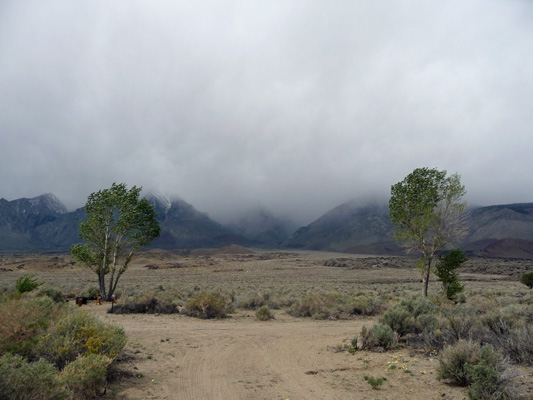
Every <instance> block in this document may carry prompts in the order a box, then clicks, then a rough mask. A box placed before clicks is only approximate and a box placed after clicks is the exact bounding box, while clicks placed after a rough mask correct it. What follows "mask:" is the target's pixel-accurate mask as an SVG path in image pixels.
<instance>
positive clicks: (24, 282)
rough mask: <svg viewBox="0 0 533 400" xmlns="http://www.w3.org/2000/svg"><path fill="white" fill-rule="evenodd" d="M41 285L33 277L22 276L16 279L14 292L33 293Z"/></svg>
mask: <svg viewBox="0 0 533 400" xmlns="http://www.w3.org/2000/svg"><path fill="white" fill-rule="evenodd" d="M42 284H43V282H39V281H38V280H37V277H36V276H35V275H28V274H24V275H21V276H20V277H19V278H18V279H17V282H16V283H15V290H16V291H17V293H27V292H33V291H34V290H35V289H37V288H38V287H39V286H41V285H42Z"/></svg>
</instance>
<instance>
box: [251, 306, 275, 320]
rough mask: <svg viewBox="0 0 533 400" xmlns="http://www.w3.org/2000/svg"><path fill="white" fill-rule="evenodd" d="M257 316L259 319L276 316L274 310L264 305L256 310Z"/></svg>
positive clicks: (269, 318)
mask: <svg viewBox="0 0 533 400" xmlns="http://www.w3.org/2000/svg"><path fill="white" fill-rule="evenodd" d="M255 318H256V319H258V320H259V321H268V320H271V319H273V318H274V315H273V314H272V311H270V308H268V307H267V306H262V307H260V308H258V309H257V311H256V312H255Z"/></svg>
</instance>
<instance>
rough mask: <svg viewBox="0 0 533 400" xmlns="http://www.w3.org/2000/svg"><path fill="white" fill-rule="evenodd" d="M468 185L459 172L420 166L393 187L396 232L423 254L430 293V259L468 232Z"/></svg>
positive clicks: (425, 287)
mask: <svg viewBox="0 0 533 400" xmlns="http://www.w3.org/2000/svg"><path fill="white" fill-rule="evenodd" d="M465 193H466V190H465V187H464V186H463V185H462V184H461V178H460V176H459V175H458V174H452V175H450V176H446V171H439V170H437V169H429V168H417V169H415V170H414V171H413V172H411V173H410V174H409V175H407V177H406V178H405V179H404V180H403V181H401V182H398V183H397V184H395V185H392V187H391V198H390V200H389V217H390V219H391V221H392V222H393V224H394V228H395V229H394V234H395V236H396V239H397V240H398V241H400V242H401V243H402V244H403V245H404V246H405V247H407V249H408V250H409V251H417V252H419V253H420V254H421V256H422V261H423V262H422V263H421V265H422V276H423V294H424V296H427V291H428V284H429V276H430V273H431V263H432V261H433V258H434V256H435V254H436V253H437V251H439V250H441V249H443V248H445V247H446V246H448V245H450V244H452V243H454V242H456V241H457V240H459V239H461V238H462V237H464V235H465V234H466V228H467V226H466V210H467V204H466V202H462V201H461V199H462V198H463V196H464V195H465Z"/></svg>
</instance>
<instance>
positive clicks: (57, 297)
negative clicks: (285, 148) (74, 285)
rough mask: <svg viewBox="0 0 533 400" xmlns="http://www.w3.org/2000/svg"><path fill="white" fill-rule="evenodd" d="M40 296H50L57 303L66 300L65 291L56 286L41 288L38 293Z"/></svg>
mask: <svg viewBox="0 0 533 400" xmlns="http://www.w3.org/2000/svg"><path fill="white" fill-rule="evenodd" d="M37 296H39V297H43V296H46V297H49V298H51V299H52V300H53V301H54V302H56V303H62V302H63V301H64V296H63V292H62V291H61V290H59V289H56V288H52V287H50V288H44V289H41V290H39V293H38V294H37Z"/></svg>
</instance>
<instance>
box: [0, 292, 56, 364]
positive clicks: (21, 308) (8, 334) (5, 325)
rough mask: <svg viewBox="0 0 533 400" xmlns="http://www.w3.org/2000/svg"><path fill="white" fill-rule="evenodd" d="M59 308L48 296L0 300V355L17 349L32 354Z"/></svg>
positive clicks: (22, 352)
mask: <svg viewBox="0 0 533 400" xmlns="http://www.w3.org/2000/svg"><path fill="white" fill-rule="evenodd" d="M58 310H59V308H58V306H57V305H56V304H55V303H54V301H53V300H52V299H50V298H48V297H41V298H36V299H27V298H22V299H13V300H6V301H4V302H2V303H0V316H1V323H0V355H2V354H6V353H14V354H20V355H22V356H24V357H32V356H33V355H34V354H35V347H36V346H37V345H38V342H39V339H40V336H41V335H42V334H43V333H44V332H45V331H46V329H47V328H48V326H49V325H50V324H51V323H52V322H53V320H54V318H56V315H57V313H58Z"/></svg>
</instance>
